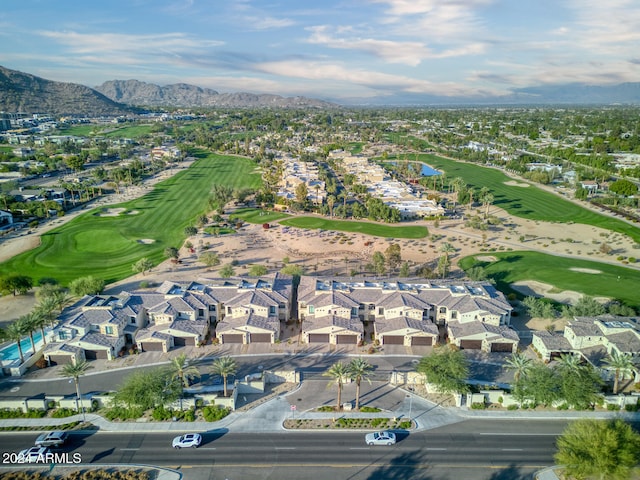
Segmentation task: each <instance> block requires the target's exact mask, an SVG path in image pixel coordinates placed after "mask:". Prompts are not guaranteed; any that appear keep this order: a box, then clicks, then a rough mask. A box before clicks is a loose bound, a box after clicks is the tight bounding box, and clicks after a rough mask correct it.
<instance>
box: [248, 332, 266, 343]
mask: <svg viewBox="0 0 640 480" xmlns="http://www.w3.org/2000/svg"><path fill="white" fill-rule="evenodd" d="M249 339H250V341H251V343H271V334H270V333H252V334H250V336H249Z"/></svg>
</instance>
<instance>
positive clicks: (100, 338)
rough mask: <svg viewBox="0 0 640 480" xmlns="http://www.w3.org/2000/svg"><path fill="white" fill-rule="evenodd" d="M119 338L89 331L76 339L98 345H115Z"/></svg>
mask: <svg viewBox="0 0 640 480" xmlns="http://www.w3.org/2000/svg"><path fill="white" fill-rule="evenodd" d="M119 340H120V339H119V338H118V337H110V336H108V335H103V334H101V333H97V332H89V333H87V334H86V335H84V336H83V337H82V338H80V339H78V340H77V341H78V342H84V343H90V344H92V345H95V346H99V347H115V346H116V345H117V344H118V341H119Z"/></svg>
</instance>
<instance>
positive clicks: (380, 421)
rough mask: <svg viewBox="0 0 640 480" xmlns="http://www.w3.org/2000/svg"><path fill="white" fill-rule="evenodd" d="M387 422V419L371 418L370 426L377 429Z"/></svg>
mask: <svg viewBox="0 0 640 480" xmlns="http://www.w3.org/2000/svg"><path fill="white" fill-rule="evenodd" d="M387 420H388V419H387V418H372V419H371V426H372V427H374V428H376V427H379V426H380V425H382V424H383V423H387Z"/></svg>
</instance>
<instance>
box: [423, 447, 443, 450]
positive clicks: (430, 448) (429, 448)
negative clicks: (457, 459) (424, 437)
mask: <svg viewBox="0 0 640 480" xmlns="http://www.w3.org/2000/svg"><path fill="white" fill-rule="evenodd" d="M425 450H446V448H438V447H427V448H426V449H425Z"/></svg>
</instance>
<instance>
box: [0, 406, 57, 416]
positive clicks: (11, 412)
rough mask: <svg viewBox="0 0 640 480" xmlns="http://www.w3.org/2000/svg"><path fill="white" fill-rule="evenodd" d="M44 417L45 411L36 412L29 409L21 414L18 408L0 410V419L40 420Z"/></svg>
mask: <svg viewBox="0 0 640 480" xmlns="http://www.w3.org/2000/svg"><path fill="white" fill-rule="evenodd" d="M46 415H47V411H46V410H36V409H33V408H30V409H29V410H27V411H26V412H23V411H22V410H20V409H19V408H15V409H11V408H4V409H2V410H0V418H42V417H44V416H46Z"/></svg>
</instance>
